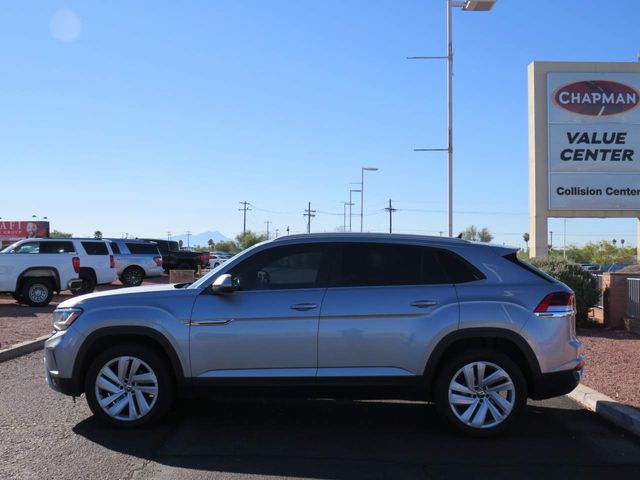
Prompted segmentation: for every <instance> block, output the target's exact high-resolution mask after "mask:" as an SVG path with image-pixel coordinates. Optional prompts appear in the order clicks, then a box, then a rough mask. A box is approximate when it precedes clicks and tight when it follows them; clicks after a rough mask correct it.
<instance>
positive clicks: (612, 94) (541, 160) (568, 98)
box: [528, 62, 640, 257]
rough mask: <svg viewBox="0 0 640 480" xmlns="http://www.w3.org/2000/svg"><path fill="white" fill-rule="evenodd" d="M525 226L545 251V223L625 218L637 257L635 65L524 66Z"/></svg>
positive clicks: (537, 250)
mask: <svg viewBox="0 0 640 480" xmlns="http://www.w3.org/2000/svg"><path fill="white" fill-rule="evenodd" d="M528 73H529V228H530V238H531V240H530V252H531V256H532V257H539V256H545V255H547V253H548V245H547V234H548V231H547V230H548V218H549V217H557V218H613V217H631V218H636V219H637V220H636V221H637V222H638V227H637V228H638V253H639V254H640V64H638V63H594V62H533V63H531V64H530V65H529V72H528Z"/></svg>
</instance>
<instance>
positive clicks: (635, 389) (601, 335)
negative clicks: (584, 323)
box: [578, 329, 640, 408]
mask: <svg viewBox="0 0 640 480" xmlns="http://www.w3.org/2000/svg"><path fill="white" fill-rule="evenodd" d="M578 337H579V338H580V341H581V342H582V345H583V350H584V355H585V357H586V361H587V364H586V366H585V369H584V372H585V373H584V377H583V379H582V383H584V384H585V385H587V386H588V387H591V388H593V389H594V390H597V391H599V392H600V393H604V394H605V395H608V396H609V397H611V398H613V399H614V400H616V401H618V402H622V403H626V404H627V405H631V406H634V407H636V408H640V336H638V335H635V334H633V333H630V332H626V331H620V330H605V329H581V330H579V331H578Z"/></svg>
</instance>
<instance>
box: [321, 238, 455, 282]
mask: <svg viewBox="0 0 640 480" xmlns="http://www.w3.org/2000/svg"><path fill="white" fill-rule="evenodd" d="M340 250H341V253H340V255H339V261H338V265H337V268H336V271H335V274H334V275H333V281H332V282H331V284H332V285H333V286H340V287H365V286H394V285H433V284H446V283H450V282H449V281H448V279H447V277H446V276H445V275H444V273H443V271H442V267H441V266H440V263H439V262H438V261H437V258H436V255H435V252H434V250H433V249H431V248H425V247H420V246H416V245H398V244H376V243H348V244H343V245H342V247H341V249H340Z"/></svg>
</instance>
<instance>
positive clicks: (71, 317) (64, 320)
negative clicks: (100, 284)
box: [53, 308, 82, 330]
mask: <svg viewBox="0 0 640 480" xmlns="http://www.w3.org/2000/svg"><path fill="white" fill-rule="evenodd" d="M81 313H82V309H81V308H58V309H56V310H54V311H53V328H55V329H56V330H66V329H67V328H69V325H71V324H72V323H73V322H75V320H76V318H78V317H79V316H80V314H81Z"/></svg>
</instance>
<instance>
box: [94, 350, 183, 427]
mask: <svg viewBox="0 0 640 480" xmlns="http://www.w3.org/2000/svg"><path fill="white" fill-rule="evenodd" d="M118 357H135V358H136V359H139V360H142V362H144V363H145V364H147V366H148V367H150V370H151V371H152V372H153V374H155V377H156V379H157V394H156V395H155V400H153V398H154V396H153V395H151V396H146V400H147V401H149V402H151V404H152V405H151V407H150V409H149V410H148V412H147V413H146V414H145V415H143V416H142V417H140V418H137V419H134V420H123V419H118V418H115V417H114V416H111V415H109V414H108V413H107V412H105V410H103V408H102V407H101V406H100V403H99V400H98V397H97V395H101V398H103V399H104V398H105V396H104V395H103V392H99V393H96V389H97V387H96V381H97V380H98V375H99V373H100V371H101V369H102V368H103V367H104V366H105V365H107V364H108V363H109V362H111V361H114V360H115V359H117V358H118ZM129 368H131V365H129ZM170 368H171V367H170V366H169V365H168V364H167V362H165V361H164V360H163V359H162V357H161V356H160V355H158V353H157V352H156V351H155V350H153V349H152V348H149V347H147V346H145V345H137V344H124V345H117V346H114V347H111V348H108V349H106V350H104V351H102V352H101V353H99V354H98V355H97V356H96V358H95V359H94V360H93V361H92V362H91V365H90V366H89V369H88V370H87V375H86V377H85V385H84V388H85V390H84V391H85V395H86V397H87V403H88V404H89V408H91V411H92V412H93V414H94V415H95V416H96V417H97V418H98V419H99V420H101V421H102V422H104V423H106V424H109V425H112V426H115V427H118V428H135V427H140V426H143V425H144V426H146V425H152V424H153V423H155V422H157V421H158V420H160V419H161V418H162V417H163V416H164V415H165V414H166V413H167V412H168V411H169V409H170V408H171V405H172V403H173V398H174V382H173V375H172V372H171V370H170ZM133 384H134V382H131V384H130V385H133ZM133 388H135V387H133ZM122 395H127V392H126V391H125V390H122ZM130 395H131V396H132V397H133V398H132V400H131V402H134V400H135V404H136V406H135V407H133V408H134V411H142V409H141V408H140V401H139V400H137V399H135V397H136V395H135V392H132V393H130ZM121 400H123V397H119V398H118V399H115V400H114V401H113V402H112V404H109V405H111V406H115V404H116V403H118V402H119V401H121ZM131 408H132V407H131V405H130V404H128V405H127V406H126V407H125V409H126V411H127V415H130V414H131V410H130V409H131ZM124 411H125V410H124V409H123V410H122V412H124Z"/></svg>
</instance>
